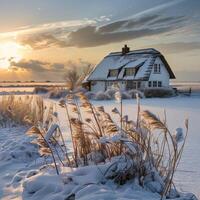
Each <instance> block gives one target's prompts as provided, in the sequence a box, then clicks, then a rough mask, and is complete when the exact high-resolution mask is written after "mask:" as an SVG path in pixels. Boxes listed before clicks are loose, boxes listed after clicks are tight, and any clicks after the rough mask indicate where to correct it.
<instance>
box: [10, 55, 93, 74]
mask: <svg viewBox="0 0 200 200" xmlns="http://www.w3.org/2000/svg"><path fill="white" fill-rule="evenodd" d="M10 65H11V67H10V69H11V70H13V71H18V70H25V71H30V72H32V73H36V74H37V73H43V72H44V73H55V74H57V73H61V74H63V73H65V72H66V69H68V68H76V67H77V68H80V67H85V66H88V65H91V63H88V62H87V61H84V60H82V59H78V60H77V61H76V62H75V61H72V60H68V61H67V62H66V63H50V62H44V61H40V60H25V59H23V60H21V61H19V62H14V61H12V59H11V60H10Z"/></svg>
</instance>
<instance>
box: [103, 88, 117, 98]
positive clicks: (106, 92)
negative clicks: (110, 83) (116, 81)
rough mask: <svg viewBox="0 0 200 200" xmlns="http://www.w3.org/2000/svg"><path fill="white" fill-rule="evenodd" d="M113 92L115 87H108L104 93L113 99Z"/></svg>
mask: <svg viewBox="0 0 200 200" xmlns="http://www.w3.org/2000/svg"><path fill="white" fill-rule="evenodd" d="M115 93H116V89H114V88H110V89H108V90H106V91H105V95H108V96H110V98H111V99H115Z"/></svg>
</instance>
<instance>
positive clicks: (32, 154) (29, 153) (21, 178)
mask: <svg viewBox="0 0 200 200" xmlns="http://www.w3.org/2000/svg"><path fill="white" fill-rule="evenodd" d="M93 103H94V104H95V105H103V106H104V107H105V110H106V111H108V112H111V109H112V108H113V107H118V106H119V105H118V104H117V103H116V102H115V101H93ZM123 104H124V106H123V112H124V114H128V115H129V117H130V118H132V119H135V116H136V101H135V100H124V101H123ZM141 106H142V109H143V110H146V109H148V110H150V111H152V112H154V113H155V114H157V115H159V116H160V117H161V118H163V113H164V109H165V110H166V113H167V121H168V126H169V129H170V130H172V131H173V130H174V129H176V128H177V127H184V119H186V118H189V122H190V126H189V136H188V140H187V144H186V147H185V151H184V154H183V158H182V161H181V163H180V166H179V169H178V171H177V173H176V177H175V182H176V184H177V186H178V189H179V190H181V191H183V192H193V193H194V194H196V195H197V196H198V197H199V196H200V192H199V191H200V157H199V152H200V145H199V141H200V133H199V131H200V121H199V119H200V97H198V96H197V97H173V98H165V99H158V98H154V99H142V100H141ZM58 109H59V110H58V112H59V119H60V126H61V129H62V131H64V132H65V135H66V138H67V144H68V147H70V146H71V144H70V137H69V136H68V134H67V127H68V126H67V124H66V115H65V113H64V112H63V110H62V109H61V108H59V107H58ZM116 120H118V119H117V118H116ZM25 131H26V128H25V127H20V128H10V129H0V199H5V200H6V199H15V200H18V199H25V200H26V199H58V200H59V199H63V195H67V194H69V190H70V187H71V188H75V190H76V189H77V190H78V187H79V189H80V185H81V184H83V183H84V184H85V183H88V182H95V181H97V179H98V177H94V174H92V173H93V172H94V169H85V170H84V169H82V171H77V172H76V171H74V172H71V176H73V178H74V180H76V182H75V183H73V184H75V186H76V187H75V186H74V185H69V186H68V187H66V188H65V187H64V186H63V184H61V183H60V180H59V178H58V177H57V176H56V175H52V173H54V172H52V171H51V170H49V171H48V172H46V170H45V169H44V170H41V171H40V172H38V170H39V168H40V167H41V166H42V165H43V164H44V161H43V160H41V159H40V158H39V157H38V153H37V148H36V146H34V145H31V144H30V143H29V141H30V140H31V138H29V137H28V136H25V134H24V133H25ZM66 171H70V169H68V168H66V169H65V172H66ZM89 172H90V173H89ZM35 174H36V175H35ZM34 175H35V176H34ZM95 175H96V174H95ZM44 180H45V181H44ZM44 182H46V183H48V184H47V185H45V184H44ZM54 182H55V183H54ZM35 183H36V184H35ZM56 183H60V184H57V185H56ZM44 185H45V186H44ZM72 186H73V187H72ZM27 188H29V190H28V189H27ZM40 189H41V190H40ZM23 190H24V191H23ZM36 190H39V192H37V194H34V193H35V191H36ZM100 191H101V193H100ZM134 191H137V192H133V188H132V190H131V188H130V187H126V188H123V187H122V188H114V186H113V185H108V186H106V185H105V186H104V187H101V188H100V187H99V186H97V185H88V186H87V187H86V188H84V189H82V190H80V192H79V193H78V194H79V197H78V199H96V200H97V199H106V198H107V199H138V200H139V199H158V196H156V195H154V194H152V193H151V194H150V193H149V192H145V193H144V191H140V189H137V188H135V189H134ZM48 195H49V196H48ZM95 195H96V196H95ZM102 195H104V198H102ZM106 195H107V196H106ZM50 197H51V198H50ZM96 197H98V198H96Z"/></svg>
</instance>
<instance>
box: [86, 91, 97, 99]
mask: <svg viewBox="0 0 200 200" xmlns="http://www.w3.org/2000/svg"><path fill="white" fill-rule="evenodd" d="M85 96H86V97H87V98H88V99H95V96H96V94H95V93H94V92H90V91H88V92H86V93H85Z"/></svg>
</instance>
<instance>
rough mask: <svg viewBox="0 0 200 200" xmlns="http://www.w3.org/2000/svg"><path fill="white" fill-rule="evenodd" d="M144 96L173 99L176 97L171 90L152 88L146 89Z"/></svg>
mask: <svg viewBox="0 0 200 200" xmlns="http://www.w3.org/2000/svg"><path fill="white" fill-rule="evenodd" d="M144 96H145V97H147V98H151V97H161V98H164V97H171V96H174V91H173V90H172V89H170V88H152V89H145V91H144Z"/></svg>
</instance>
